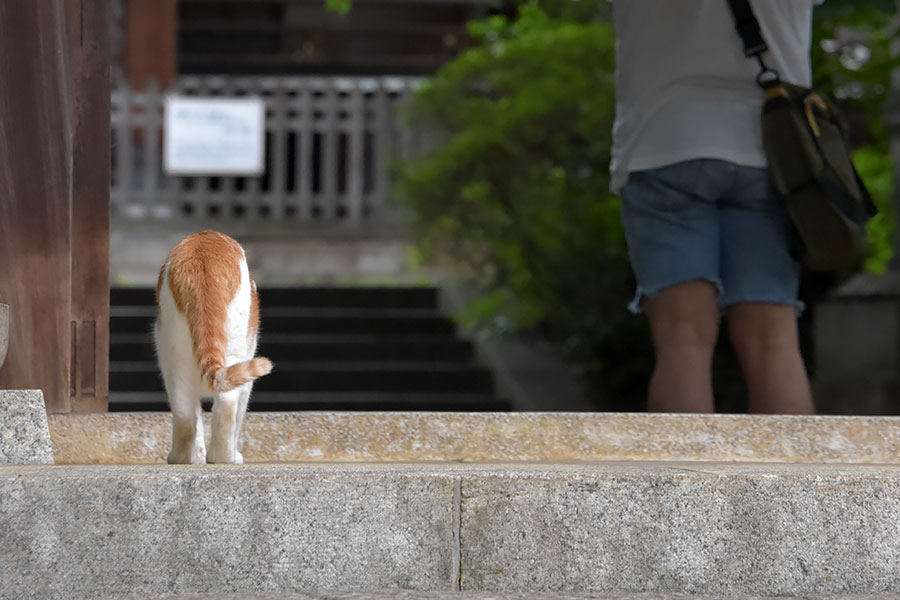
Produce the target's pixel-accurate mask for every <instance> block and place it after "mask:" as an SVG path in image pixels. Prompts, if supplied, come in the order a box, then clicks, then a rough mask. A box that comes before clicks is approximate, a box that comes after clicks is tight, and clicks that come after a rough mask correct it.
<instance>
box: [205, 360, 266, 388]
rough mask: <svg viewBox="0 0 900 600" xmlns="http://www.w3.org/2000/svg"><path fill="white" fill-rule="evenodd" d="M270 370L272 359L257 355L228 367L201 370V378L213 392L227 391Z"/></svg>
mask: <svg viewBox="0 0 900 600" xmlns="http://www.w3.org/2000/svg"><path fill="white" fill-rule="evenodd" d="M271 372H272V361H270V360H269V359H268V358H264V357H262V356H257V357H256V358H251V359H250V360H247V361H244V362H239V363H236V364H233V365H231V366H230V367H223V366H218V367H217V368H212V369H207V370H205V371H204V372H203V379H204V380H205V381H206V383H207V384H208V385H209V387H210V389H212V390H213V391H214V392H228V391H231V390H233V389H234V388H236V387H240V386H242V385H244V384H245V383H249V382H251V381H253V380H254V379H256V378H257V377H262V376H263V375H268V374H269V373H271Z"/></svg>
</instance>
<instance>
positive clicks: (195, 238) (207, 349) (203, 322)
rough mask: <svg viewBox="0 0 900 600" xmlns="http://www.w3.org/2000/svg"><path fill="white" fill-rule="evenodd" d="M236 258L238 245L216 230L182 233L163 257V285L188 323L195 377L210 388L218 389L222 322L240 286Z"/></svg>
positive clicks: (223, 342)
mask: <svg viewBox="0 0 900 600" xmlns="http://www.w3.org/2000/svg"><path fill="white" fill-rule="evenodd" d="M242 257H243V253H242V252H241V247H240V245H239V244H238V243H237V242H236V241H234V240H233V239H231V238H230V237H228V236H226V235H223V234H221V233H218V232H216V231H203V232H201V233H197V234H194V235H191V236H188V237H186V238H185V239H183V240H182V241H181V242H180V243H179V244H178V245H177V246H175V248H174V249H173V250H172V252H171V254H170V255H169V260H168V265H169V275H168V283H169V289H170V290H171V291H172V297H173V298H174V299H175V306H176V307H177V308H178V310H179V312H181V313H182V314H183V315H184V316H185V318H186V319H187V321H188V323H189V324H190V330H191V343H192V345H193V351H194V357H195V358H196V359H197V363H198V364H199V365H200V372H201V375H202V377H203V379H204V381H206V382H207V384H208V385H209V386H210V387H211V388H213V389H214V390H217V388H219V387H220V385H217V384H219V383H220V382H218V381H217V377H216V375H217V373H218V372H219V371H221V370H224V369H225V351H226V347H227V343H228V340H227V336H226V332H225V321H226V318H227V313H228V304H229V303H230V302H231V300H232V299H233V298H234V296H235V294H237V291H238V288H239V287H240V284H241V266H240V265H241V259H242ZM218 391H223V390H218Z"/></svg>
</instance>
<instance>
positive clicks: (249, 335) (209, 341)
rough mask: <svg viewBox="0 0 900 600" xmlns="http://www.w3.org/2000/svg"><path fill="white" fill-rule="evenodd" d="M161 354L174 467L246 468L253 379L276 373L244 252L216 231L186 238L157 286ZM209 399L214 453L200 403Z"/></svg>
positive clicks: (157, 337) (171, 258)
mask: <svg viewBox="0 0 900 600" xmlns="http://www.w3.org/2000/svg"><path fill="white" fill-rule="evenodd" d="M156 303H157V306H158V307H159V316H158V317H157V320H156V325H155V327H154V334H155V338H156V354H157V358H158V359H159V367H160V370H161V371H162V376H163V381H164V383H165V386H166V393H167V394H168V396H169V406H170V407H171V409H172V450H171V452H169V457H168V461H169V462H170V463H194V464H199V463H204V462H210V463H237V464H240V463H242V462H244V458H243V456H242V455H241V453H240V452H239V450H238V438H239V436H240V431H241V423H242V421H243V418H244V413H245V412H246V410H247V400H248V399H249V397H250V391H251V389H252V388H253V380H254V379H256V378H257V377H261V376H263V375H265V374H267V373H269V372H270V371H271V370H272V363H271V362H270V361H269V359H267V358H262V357H257V358H254V357H253V355H254V354H255V353H256V339H257V332H258V329H259V300H258V297H257V294H256V283H255V282H254V281H253V280H252V279H250V273H249V271H248V269H247V258H246V256H245V254H244V250H243V248H241V246H240V245H239V244H238V243H237V242H236V241H235V240H233V239H232V238H230V237H228V236H227V235H224V234H222V233H219V232H216V231H204V232H201V233H197V234H194V235H191V236H188V237H186V238H185V239H183V240H182V241H181V242H179V243H178V245H177V246H175V248H174V249H173V250H172V252H171V253H170V254H169V257H168V258H167V259H166V262H165V263H164V264H163V266H162V269H161V270H160V272H159V281H158V283H157V286H156ZM208 396H212V397H213V409H212V427H211V429H212V431H211V432H210V442H209V451H208V452H207V450H206V446H205V443H204V436H203V420H202V419H201V413H202V408H201V404H200V400H201V398H204V397H208Z"/></svg>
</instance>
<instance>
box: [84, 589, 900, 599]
mask: <svg viewBox="0 0 900 600" xmlns="http://www.w3.org/2000/svg"><path fill="white" fill-rule="evenodd" d="M898 597H900V595H898V594H859V595H839V596H835V595H829V594H818V595H817V594H813V595H805V596H802V597H799V598H798V600H802V599H807V600H888V599H891V598H898ZM723 598H727V599H728V600H774V599H775V598H778V596H708V595H695V596H685V595H680V594H597V593H590V592H583V593H577V592H514V593H507V592H499V593H495V592H443V591H434V592H420V591H411V590H377V591H353V590H350V591H342V590H309V591H306V592H302V593H277V592H276V593H272V592H260V593H253V592H250V593H242V594H231V593H228V594H180V595H171V596H146V597H143V598H141V599H140V600H715V599H723ZM782 598H783V597H782ZM97 600H122V599H121V598H120V597H117V598H102V599H97Z"/></svg>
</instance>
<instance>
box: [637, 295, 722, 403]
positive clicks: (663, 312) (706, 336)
mask: <svg viewBox="0 0 900 600" xmlns="http://www.w3.org/2000/svg"><path fill="white" fill-rule="evenodd" d="M644 308H645V311H646V313H647V318H648V319H649V321H650V329H651V332H652V334H653V347H654V351H655V355H656V365H655V367H654V370H653V377H652V378H651V379H650V389H649V392H648V402H647V408H648V410H650V411H652V412H713V411H714V410H715V403H714V402H713V391H712V356H713V350H714V349H715V344H716V338H717V337H718V334H719V311H718V306H717V305H716V288H715V286H714V285H713V284H712V283H710V282H708V281H704V280H695V281H688V282H685V283H681V284H678V285H674V286H672V287H670V288H666V289H664V290H662V291H661V292H660V293H658V294H656V295H654V296H652V297H648V298H647V299H645V301H644Z"/></svg>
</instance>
